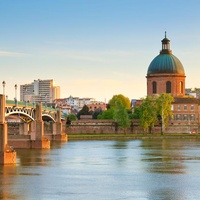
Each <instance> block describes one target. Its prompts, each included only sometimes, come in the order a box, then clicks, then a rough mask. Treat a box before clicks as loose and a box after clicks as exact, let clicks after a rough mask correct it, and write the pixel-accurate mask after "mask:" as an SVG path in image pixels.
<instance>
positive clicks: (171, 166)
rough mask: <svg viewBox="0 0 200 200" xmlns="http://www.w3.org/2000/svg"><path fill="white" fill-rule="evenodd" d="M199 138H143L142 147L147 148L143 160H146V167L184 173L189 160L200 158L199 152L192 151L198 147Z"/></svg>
mask: <svg viewBox="0 0 200 200" xmlns="http://www.w3.org/2000/svg"><path fill="white" fill-rule="evenodd" d="M198 146H199V141H198V140H191V139H189V140H177V139H176V140H175V139H162V140H160V143H159V141H157V140H154V141H152V140H143V142H142V144H141V147H142V148H143V149H144V150H145V151H144V153H143V158H142V159H141V160H142V161H143V162H146V163H147V164H146V165H145V169H146V170H147V171H148V172H155V173H170V174H179V173H180V174H184V173H186V167H187V165H186V162H187V161H190V160H192V161H198V160H200V156H199V153H196V154H195V152H192V154H189V153H190V151H191V150H192V148H194V147H198Z"/></svg>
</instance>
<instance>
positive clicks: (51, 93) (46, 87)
mask: <svg viewBox="0 0 200 200" xmlns="http://www.w3.org/2000/svg"><path fill="white" fill-rule="evenodd" d="M58 98H60V87H59V86H55V81H54V80H53V79H49V80H40V79H38V80H34V82H32V83H30V84H24V85H20V101H28V102H31V103H37V102H44V103H52V102H53V100H54V99H58Z"/></svg>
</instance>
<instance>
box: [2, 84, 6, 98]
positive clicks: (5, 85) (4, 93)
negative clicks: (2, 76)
mask: <svg viewBox="0 0 200 200" xmlns="http://www.w3.org/2000/svg"><path fill="white" fill-rule="evenodd" d="M2 85H3V95H5V86H6V82H5V81H3V82H2Z"/></svg>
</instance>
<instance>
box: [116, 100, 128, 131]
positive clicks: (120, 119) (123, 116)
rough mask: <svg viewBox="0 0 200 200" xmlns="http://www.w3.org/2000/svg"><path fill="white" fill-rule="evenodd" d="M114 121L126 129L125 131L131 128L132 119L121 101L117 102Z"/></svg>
mask: <svg viewBox="0 0 200 200" xmlns="http://www.w3.org/2000/svg"><path fill="white" fill-rule="evenodd" d="M113 119H114V120H115V121H116V122H117V124H118V125H119V126H120V127H122V128H123V129H124V131H125V129H126V128H128V127H129V126H130V119H129V116H128V113H127V111H126V107H125V105H124V104H123V103H122V101H121V99H117V100H116V102H115V109H114V115H113Z"/></svg>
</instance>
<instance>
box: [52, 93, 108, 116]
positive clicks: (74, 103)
mask: <svg viewBox="0 0 200 200" xmlns="http://www.w3.org/2000/svg"><path fill="white" fill-rule="evenodd" d="M54 103H56V104H57V106H58V107H61V108H62V107H64V106H67V108H70V109H71V110H69V111H68V113H73V114H77V113H78V111H80V110H81V109H82V108H83V106H84V105H87V106H88V108H89V110H92V111H94V110H96V109H102V110H106V103H104V102H100V101H95V99H94V98H79V97H72V96H69V97H67V98H63V99H55V100H54Z"/></svg>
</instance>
